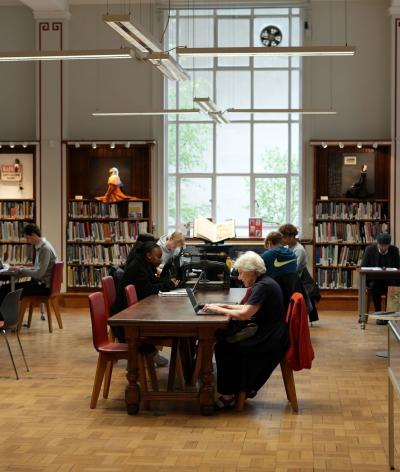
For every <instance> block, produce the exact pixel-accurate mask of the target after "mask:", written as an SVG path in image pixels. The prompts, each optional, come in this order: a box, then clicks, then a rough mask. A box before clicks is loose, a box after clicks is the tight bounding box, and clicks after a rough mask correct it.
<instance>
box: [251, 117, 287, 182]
mask: <svg viewBox="0 0 400 472" xmlns="http://www.w3.org/2000/svg"><path fill="white" fill-rule="evenodd" d="M288 138H289V137H288V125H287V124H286V123H271V124H255V125H254V171H255V172H259V173H264V172H266V173H269V174H271V173H275V174H277V173H285V172H287V171H288Z"/></svg>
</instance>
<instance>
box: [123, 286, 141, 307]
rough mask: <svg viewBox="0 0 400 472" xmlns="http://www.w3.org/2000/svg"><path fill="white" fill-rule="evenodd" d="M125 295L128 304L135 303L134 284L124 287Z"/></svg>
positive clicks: (136, 299)
mask: <svg viewBox="0 0 400 472" xmlns="http://www.w3.org/2000/svg"><path fill="white" fill-rule="evenodd" d="M125 296H126V302H127V304H128V306H131V305H134V304H135V303H137V301H138V298H137V293H136V288H135V286H134V285H132V284H129V285H127V286H126V287H125Z"/></svg>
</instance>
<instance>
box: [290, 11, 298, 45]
mask: <svg viewBox="0 0 400 472" xmlns="http://www.w3.org/2000/svg"><path fill="white" fill-rule="evenodd" d="M291 24H292V35H291V38H290V39H291V41H290V43H291V46H300V18H299V17H295V18H292V22H291Z"/></svg>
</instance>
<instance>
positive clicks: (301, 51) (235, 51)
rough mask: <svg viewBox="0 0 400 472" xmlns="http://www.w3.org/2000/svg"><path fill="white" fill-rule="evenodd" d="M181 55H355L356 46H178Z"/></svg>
mask: <svg viewBox="0 0 400 472" xmlns="http://www.w3.org/2000/svg"><path fill="white" fill-rule="evenodd" d="M176 52H177V54H178V55H180V56H192V57H227V56H228V57H229V56H303V57H306V56H310V57H313V56H353V55H354V54H355V52H356V48H355V47H354V46H296V47H295V46H293V47H280V46H278V47H222V48H218V47H217V48H186V47H178V48H176Z"/></svg>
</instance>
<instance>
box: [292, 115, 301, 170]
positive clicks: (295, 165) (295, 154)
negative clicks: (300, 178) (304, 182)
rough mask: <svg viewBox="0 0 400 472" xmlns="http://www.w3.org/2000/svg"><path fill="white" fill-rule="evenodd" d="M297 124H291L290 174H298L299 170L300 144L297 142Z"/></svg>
mask: <svg viewBox="0 0 400 472" xmlns="http://www.w3.org/2000/svg"><path fill="white" fill-rule="evenodd" d="M299 129H300V127H299V124H298V123H292V128H291V133H290V136H291V163H290V165H291V172H294V173H298V172H299V170H300V165H299V164H300V157H299V156H300V142H299V132H300V131H299Z"/></svg>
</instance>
